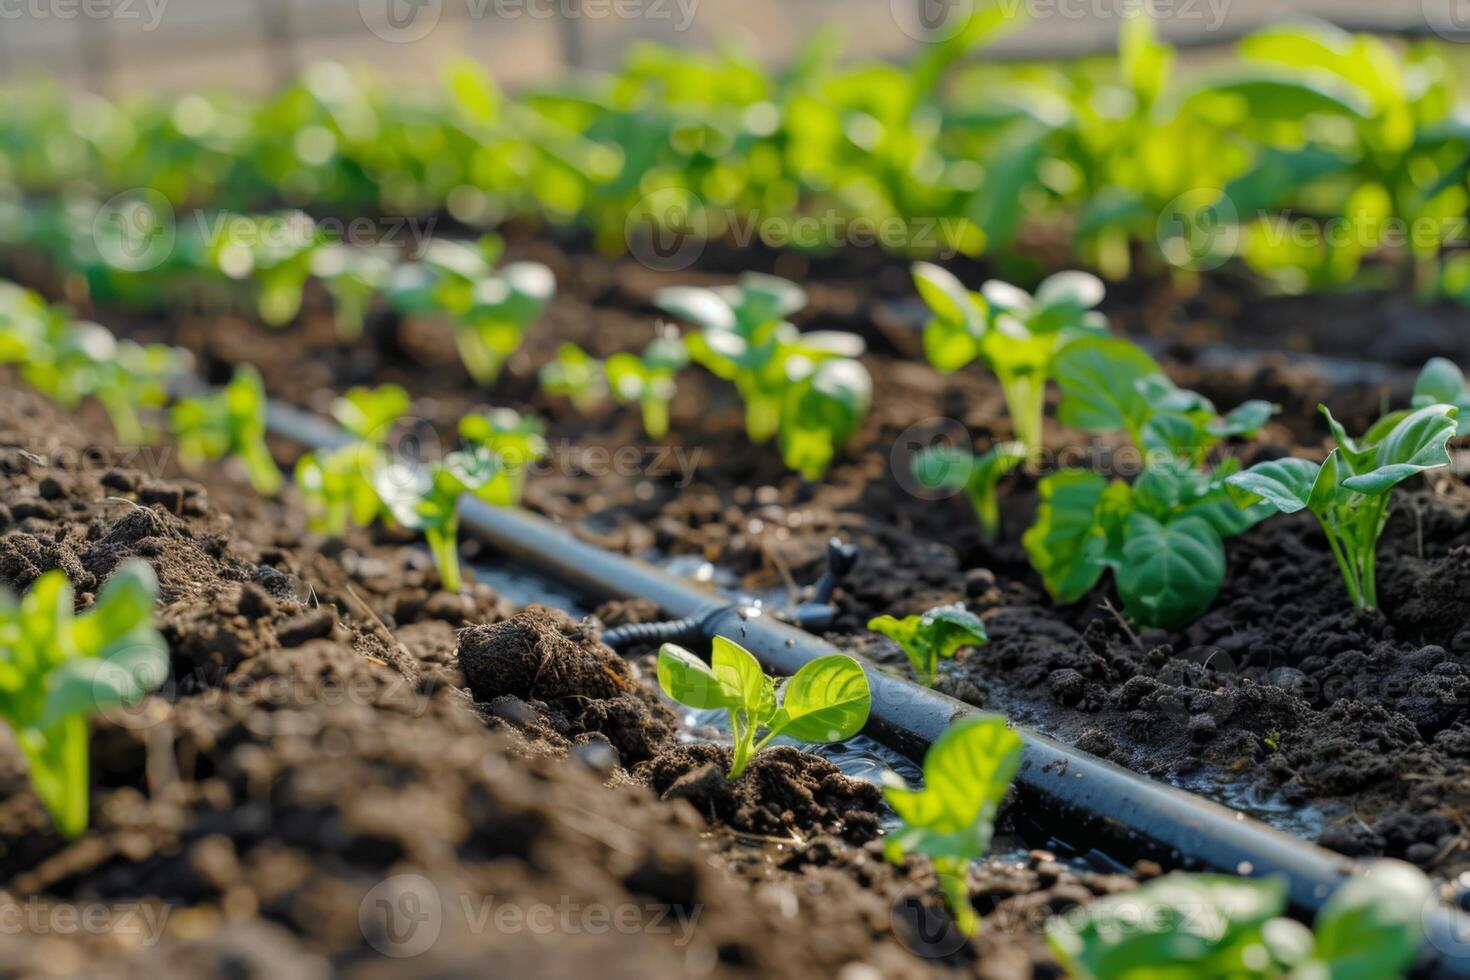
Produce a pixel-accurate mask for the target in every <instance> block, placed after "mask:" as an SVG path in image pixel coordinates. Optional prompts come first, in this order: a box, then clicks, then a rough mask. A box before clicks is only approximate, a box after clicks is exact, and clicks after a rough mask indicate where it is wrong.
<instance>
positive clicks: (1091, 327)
mask: <svg viewBox="0 0 1470 980" xmlns="http://www.w3.org/2000/svg"><path fill="white" fill-rule="evenodd" d="M913 275H914V284H915V285H916V286H917V287H918V290H919V295H920V296H921V297H922V298H923V300H924V302H925V303H927V304H928V305H929V309H930V312H931V313H932V314H933V316H932V317H931V318H930V320H929V322H928V324H927V325H926V326H925V327H924V353H925V355H926V356H927V357H928V358H929V363H930V364H932V365H934V366H935V367H936V368H938V369H939V370H940V371H943V372H945V373H946V374H947V373H949V372H951V371H957V370H959V369H960V368H962V367H964V366H965V365H967V364H969V363H970V362H971V361H974V360H976V359H977V358H978V359H980V360H982V361H984V362H985V364H986V365H987V366H988V367H989V368H990V369H991V370H992V371H994V372H995V376H996V377H997V378H999V379H1000V385H1001V391H1002V392H1003V393H1004V395H1005V400H1006V407H1007V409H1008V410H1009V412H1010V416H1011V428H1012V430H1013V431H1014V432H1015V436H1016V440H1017V441H1019V442H1020V443H1022V444H1023V445H1024V446H1025V447H1026V449H1027V451H1028V452H1031V453H1035V452H1039V451H1040V450H1041V448H1042V447H1041V419H1042V411H1043V409H1044V407H1045V403H1046V383H1047V380H1048V379H1049V378H1050V377H1051V372H1052V362H1053V360H1054V359H1055V358H1056V356H1057V355H1058V354H1059V353H1060V352H1061V351H1062V350H1063V349H1064V348H1066V347H1067V345H1069V344H1070V343H1072V342H1073V341H1075V340H1077V339H1079V338H1081V337H1086V336H1094V335H1099V334H1106V333H1107V330H1108V322H1107V318H1106V317H1104V316H1103V315H1102V314H1101V313H1099V312H1098V311H1097V310H1096V309H1095V307H1096V306H1097V305H1098V304H1099V303H1100V302H1102V298H1103V284H1102V280H1100V279H1098V278H1097V277H1096V276H1094V275H1092V274H1090V273H1086V272H1059V273H1057V274H1056V275H1054V276H1051V277H1049V278H1047V279H1046V280H1044V281H1043V282H1042V283H1041V285H1040V286H1038V287H1037V290H1036V294H1035V295H1034V296H1033V295H1031V294H1029V293H1027V292H1026V291H1025V290H1023V289H1020V288H1018V287H1016V286H1012V285H1011V284H1010V283H1006V282H1001V281H1000V280H997V279H992V280H990V281H989V282H987V283H985V284H984V285H983V286H981V287H980V291H979V292H971V291H970V290H968V289H966V288H965V286H964V284H963V283H961V282H960V281H959V279H957V278H955V276H954V274H953V273H950V272H949V271H947V270H945V269H943V268H941V267H939V266H937V265H933V264H931V263H928V262H918V263H915V264H914V267H913Z"/></svg>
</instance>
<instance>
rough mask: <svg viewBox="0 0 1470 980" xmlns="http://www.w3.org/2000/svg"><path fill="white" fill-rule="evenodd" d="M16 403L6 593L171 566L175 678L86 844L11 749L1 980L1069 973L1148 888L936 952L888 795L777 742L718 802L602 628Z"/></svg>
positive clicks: (997, 902) (8, 480)
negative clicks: (522, 608) (314, 530)
mask: <svg viewBox="0 0 1470 980" xmlns="http://www.w3.org/2000/svg"><path fill="white" fill-rule="evenodd" d="M0 385H3V387H0V392H3V397H0V499H3V500H4V501H5V507H6V526H5V528H4V529H3V531H4V534H3V537H0V556H3V564H0V585H4V586H6V587H9V588H12V589H23V588H25V587H26V586H27V585H28V584H29V583H30V582H31V581H32V580H33V579H34V577H35V575H36V574H37V572H39V571H44V570H45V569H46V568H48V567H63V568H66V569H67V570H68V571H69V573H70V574H72V576H73V577H74V579H75V581H76V582H77V584H78V594H79V601H80V602H83V603H84V602H86V601H88V596H89V594H90V593H91V592H93V591H95V589H96V588H98V587H99V586H100V585H101V584H103V583H104V582H105V581H106V578H107V576H108V574H110V572H111V571H112V570H113V569H114V568H115V567H116V566H117V564H118V563H119V562H121V561H122V560H124V559H126V558H129V557H141V558H144V559H145V560H147V561H149V562H150V564H152V565H153V566H154V567H155V569H156V570H157V572H158V575H159V579H160V582H161V584H162V586H163V589H162V591H163V598H162V600H161V603H160V610H159V618H158V622H159V625H160V628H161V630H162V631H163V633H164V635H165V637H166V638H167V639H168V642H169V645H170V649H171V652H172V658H173V677H172V679H171V680H170V682H169V683H168V684H167V685H166V686H165V687H164V688H163V689H162V690H160V691H159V692H158V693H157V694H155V695H152V696H150V697H148V698H146V699H145V700H144V701H143V702H142V703H141V704H139V705H138V706H136V707H134V708H132V709H129V710H127V711H118V712H109V713H107V714H106V715H105V716H101V717H98V718H97V719H96V720H95V722H94V725H93V738H92V746H91V755H92V771H93V792H92V816H91V829H90V830H89V831H88V832H87V833H86V834H85V835H84V836H83V837H81V838H80V839H78V840H76V841H71V842H68V841H64V840H62V839H61V838H59V837H58V836H57V835H56V834H55V833H54V832H53V831H52V830H51V826H50V822H49V820H48V818H47V817H46V815H45V813H44V811H43V810H42V809H41V808H40V806H39V804H38V802H37V800H36V799H35V797H34V795H33V794H32V793H31V791H30V789H29V785H28V782H27V779H26V776H25V773H24V770H23V768H22V766H21V764H20V761H19V758H18V756H17V755H16V754H15V753H14V751H13V750H12V749H10V748H8V747H7V748H3V749H0V882H3V884H0V903H3V904H4V905H5V906H6V907H7V908H9V909H11V910H15V911H19V912H20V913H22V914H24V915H25V916H26V919H25V925H23V926H22V927H21V928H20V929H19V930H12V929H11V928H9V926H7V930H6V938H5V942H4V943H3V944H0V975H7V976H8V975H18V976H36V975H47V976H50V975H88V976H104V975H105V976H127V977H148V978H152V980H156V978H165V977H176V976H177V977H198V976H216V975H228V976H240V977H271V978H278V977H284V978H295V977H305V978H316V977H326V976H334V975H348V976H363V977H379V976H430V975H433V976H457V975H485V974H492V975H508V976H533V975H553V974H554V975H562V976H565V975H574V974H576V973H578V972H590V971H596V972H597V973H598V975H600V976H608V977H628V978H632V977H646V976H658V977H662V976H681V977H682V976H691V975H698V976H711V977H719V976H775V977H786V976H791V977H795V976H812V975H835V976H843V977H847V978H849V980H856V978H864V977H869V976H874V975H877V976H921V975H931V974H937V973H947V974H954V973H960V974H964V975H972V976H978V977H987V978H1012V977H1052V976H1056V969H1055V967H1054V966H1052V965H1050V960H1049V957H1048V955H1047V953H1046V951H1045V946H1044V942H1043V941H1042V939H1041V936H1040V926H1041V924H1042V922H1043V921H1044V918H1045V915H1046V914H1047V913H1048V912H1050V911H1054V910H1060V909H1064V908H1066V907H1068V906H1070V905H1072V904H1074V903H1076V902H1079V901H1086V900H1088V899H1090V898H1091V897H1092V896H1093V895H1096V894H1104V893H1109V892H1112V891H1116V890H1119V889H1122V888H1126V887H1129V886H1130V885H1131V883H1132V881H1133V879H1132V878H1130V877H1128V876H1121V875H1099V874H1093V873H1078V872H1075V871H1072V870H1069V869H1068V868H1066V867H1064V866H1062V865H1061V864H1058V863H1057V862H1056V861H1055V860H1054V859H1052V858H1051V856H1050V855H1048V854H1045V853H1041V852H1037V853H1034V854H1033V855H1031V856H1030V857H1029V858H1027V859H1025V860H1023V861H1020V862H1016V861H993V862H991V863H989V864H987V865H984V866H981V867H978V868H976V869H975V871H974V876H973V881H972V884H973V886H974V894H975V896H976V897H975V901H976V903H977V907H978V908H980V909H981V911H982V912H984V913H986V914H987V927H986V931H985V932H984V933H983V934H982V936H980V937H979V938H978V939H977V940H976V941H975V942H974V943H973V944H972V945H969V946H962V945H961V944H957V943H953V942H951V941H947V940H946V938H945V936H944V933H943V930H939V931H937V932H936V931H934V930H933V929H932V928H927V929H926V930H923V931H922V932H921V930H919V929H918V928H917V927H916V925H915V923H916V922H917V921H919V920H920V919H924V920H925V921H926V922H927V925H928V926H931V927H932V924H933V921H932V920H933V917H934V916H940V915H941V914H940V913H939V912H938V909H937V904H936V903H937V899H936V898H935V886H934V882H933V881H932V876H931V874H930V872H929V871H928V866H927V864H926V863H924V862H912V863H910V864H909V865H906V866H904V867H895V866H893V865H890V864H888V863H886V862H885V861H883V860H882V858H881V855H880V852H879V842H877V841H875V840H872V839H871V838H872V837H873V836H874V832H875V830H876V819H877V811H876V807H877V798H876V794H875V793H874V791H873V790H872V789H871V787H869V786H867V785H866V784H860V783H854V782H852V781H850V780H848V779H846V778H845V777H843V776H841V775H840V774H839V773H837V772H836V771H835V770H833V769H832V767H831V766H830V765H829V764H828V763H826V762H824V761H822V760H819V759H814V758H811V757H807V756H803V755H802V754H800V753H797V752H795V751H793V750H789V749H777V750H772V751H770V752H768V753H766V754H763V755H762V756H761V757H759V758H758V760H757V761H756V763H755V764H753V765H752V767H751V770H750V771H749V772H748V773H747V775H746V776H745V777H744V778H743V779H742V780H741V781H739V782H737V783H733V784H730V783H727V781H725V780H724V779H723V777H720V778H719V780H718V781H719V783H720V784H721V785H720V786H719V787H718V788H715V787H714V786H713V785H712V781H711V780H710V779H709V778H708V775H707V773H709V772H710V771H713V770H711V769H710V768H709V767H710V766H714V767H716V769H718V767H719V766H721V765H722V764H723V761H724V760H723V754H722V753H723V750H721V749H719V748H717V747H714V746H709V745H682V746H681V745H678V744H674V737H673V736H674V732H675V729H676V727H677V718H676V717H675V716H674V715H673V714H672V713H671V712H670V711H669V710H668V709H667V708H666V707H664V706H663V705H662V704H661V703H660V702H659V701H658V699H657V698H656V697H655V696H654V695H651V694H649V693H648V690H647V688H646V687H644V686H643V685H642V684H641V683H640V682H639V677H638V673H637V671H635V670H634V669H633V668H632V667H630V666H629V665H627V664H626V663H625V662H623V661H621V660H619V659H617V658H616V657H614V656H612V655H611V653H610V652H608V651H607V650H606V648H604V647H601V646H600V645H599V644H598V643H597V642H596V640H595V624H592V625H579V624H577V623H574V622H572V621H571V620H569V619H567V618H566V617H564V616H562V615H560V614H558V613H554V612H551V611H547V610H542V609H531V610H528V611H527V612H525V613H523V614H521V615H520V616H519V617H517V618H515V619H509V618H508V617H509V616H510V615H511V613H512V612H513V610H511V609H510V608H509V607H508V604H507V603H505V601H504V600H503V599H501V598H499V597H497V596H496V595H495V594H493V593H492V592H491V591H490V590H489V589H488V588H486V587H485V586H483V585H475V586H472V587H471V589H470V590H469V591H468V592H467V593H466V594H465V595H463V596H453V595H448V594H446V593H443V592H441V591H437V590H436V588H435V580H434V578H433V572H432V570H431V569H430V568H429V567H428V564H427V560H426V558H425V557H424V555H423V553H422V552H421V551H420V550H419V549H418V548H417V547H414V546H412V545H411V544H408V543H406V542H403V541H400V540H395V539H394V538H393V537H392V536H391V535H381V536H378V537H376V538H374V537H370V536H368V535H365V534H357V535H353V536H352V537H351V538H349V540H348V541H347V542H345V543H338V544H334V545H327V544H325V543H323V542H320V541H319V540H317V539H315V538H312V537H310V536H308V535H306V534H304V533H303V532H302V530H301V525H302V517H301V515H300V514H299V513H298V512H297V511H296V510H295V509H294V508H292V507H291V506H290V505H289V504H288V505H286V506H282V505H279V504H275V503H271V502H266V501H261V500H258V499H256V498H254V497H253V496H252V495H251V494H250V493H249V492H248V490H246V489H244V488H243V487H240V486H237V485H235V484H233V483H231V482H230V481H229V480H228V479H226V478H224V477H222V476H221V475H219V474H216V473H211V474H206V475H203V477H202V479H201V480H200V481H199V482H196V481H194V480H191V479H184V478H181V477H180V476H179V474H178V473H177V472H175V470H174V468H173V467H172V466H171V465H169V464H168V463H167V462H163V463H159V464H157V465H152V466H150V467H149V468H148V470H147V471H146V472H140V471H139V470H138V469H136V468H134V467H133V466H132V465H129V464H128V462H127V461H125V460H124V457H129V458H130V459H131V461H132V462H136V460H137V457H135V456H131V454H128V453H123V452H119V451H117V450H115V449H112V448H109V447H108V446H107V443H106V441H105V440H102V439H99V438H98V437H97V432H98V430H99V426H98V420H97V419H95V418H92V417H90V414H89V415H88V416H86V417H84V418H82V419H80V420H74V419H69V418H66V417H63V416H61V415H59V414H58V413H57V412H56V411H55V410H53V409H52V408H51V407H50V406H49V405H48V404H46V403H45V402H43V401H42V400H41V399H40V398H38V397H37V396H35V395H34V394H32V393H31V392H29V391H28V390H27V389H25V388H23V387H21V386H18V385H16V384H15V383H14V382H13V379H12V378H10V377H8V376H7V377H3V378H0ZM155 459H166V457H164V456H159V457H155ZM642 613H643V614H646V613H647V610H643V611H642ZM612 614H613V611H611V610H609V616H610V618H611V617H612ZM626 615H628V616H633V617H636V616H638V615H640V611H639V610H638V609H637V608H633V609H630V610H627V611H626ZM467 627H469V628H467ZM461 631H462V632H461ZM457 634H458V635H457ZM461 638H462V642H461ZM457 646H459V647H461V652H462V653H463V654H464V659H463V662H462V663H461V660H460V658H459V657H457V656H456V647H457ZM532 663H534V664H536V665H537V668H536V669H534V670H531V671H530V672H529V673H528V672H527V670H526V666H527V665H528V664H532ZM477 701H479V702H481V703H479V704H477V703H476V702H477ZM579 701H580V702H581V703H580V704H579V705H576V706H574V704H576V702H579ZM515 705H519V706H520V710H517V709H516V708H515ZM635 720H636V721H637V722H638V723H639V724H642V725H645V726H646V729H645V730H642V731H641V732H640V731H638V730H637V726H636V725H634V724H633V722H634V721H635ZM650 723H651V724H650ZM640 740H641V741H640ZM639 759H646V760H647V761H644V762H643V763H642V765H639V766H636V767H634V768H633V771H632V772H631V773H630V772H629V771H628V769H627V768H626V767H627V766H630V765H631V764H632V763H633V762H634V761H636V760H639ZM645 783H647V784H650V785H644V784H645ZM864 842H866V843H864ZM916 917H918V918H916ZM941 920H942V916H941ZM79 921H80V922H91V923H93V924H92V925H89V926H86V927H82V926H79V925H78V922H79ZM895 922H896V925H895ZM925 935H927V936H930V937H931V941H926V940H924V939H923V938H922V936H925ZM935 937H937V938H935Z"/></svg>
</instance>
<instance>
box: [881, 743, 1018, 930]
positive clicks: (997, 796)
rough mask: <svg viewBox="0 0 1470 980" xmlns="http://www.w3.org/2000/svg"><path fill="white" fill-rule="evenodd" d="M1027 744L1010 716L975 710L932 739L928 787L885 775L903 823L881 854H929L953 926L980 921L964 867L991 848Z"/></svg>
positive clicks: (969, 926)
mask: <svg viewBox="0 0 1470 980" xmlns="http://www.w3.org/2000/svg"><path fill="white" fill-rule="evenodd" d="M1022 747H1023V742H1022V740H1021V736H1019V735H1017V734H1016V733H1015V732H1013V731H1011V730H1010V729H1009V728H1007V727H1006V723H1005V719H1004V718H998V717H994V716H988V715H972V716H970V717H968V718H963V719H961V720H959V721H956V722H954V723H953V724H951V725H950V726H949V727H948V728H946V729H945V730H944V732H943V734H941V735H940V736H939V738H937V739H935V740H934V744H933V745H931V746H929V751H928V752H927V753H926V754H925V755H924V788H923V789H917V790H914V789H909V788H908V787H907V786H905V785H904V783H903V780H902V779H900V778H899V777H898V776H895V775H894V774H892V773H888V774H887V775H886V777H885V779H884V785H883V797H884V799H886V800H887V801H888V805H889V806H891V807H893V811H894V812H895V813H897V814H898V816H899V819H901V820H902V821H903V824H902V826H900V827H899V828H898V829H897V830H895V831H893V832H891V833H890V834H889V835H888V839H887V840H885V841H884V842H883V853H884V854H885V855H886V856H887V857H888V859H889V860H890V861H893V862H894V863H895V864H896V863H898V862H900V861H902V860H903V856H904V855H905V854H927V855H928V856H929V860H930V861H931V862H932V863H933V865H934V871H935V873H936V874H937V875H938V876H939V884H940V888H941V889H942V891H943V893H944V900H945V904H946V905H947V906H948V907H949V911H950V914H951V915H952V916H953V917H954V921H955V925H957V926H958V927H959V928H960V929H961V930H962V931H963V932H964V933H965V934H966V935H974V934H975V933H976V932H977V931H978V930H979V928H980V919H979V917H978V916H976V914H975V907H974V905H972V904H971V902H970V892H969V887H968V885H967V884H966V882H967V880H968V875H967V874H966V871H967V869H968V868H969V866H970V863H971V862H972V861H975V860H978V859H979V858H982V857H984V856H985V853H986V851H988V850H989V849H990V840H991V837H992V835H993V834H994V833H995V816H996V813H997V811H998V810H999V809H1000V804H1001V801H1002V800H1004V799H1005V795H1006V790H1007V788H1008V787H1009V786H1010V784H1011V780H1012V779H1014V778H1015V776H1016V771H1017V770H1018V769H1019V768H1020V766H1021V749H1022Z"/></svg>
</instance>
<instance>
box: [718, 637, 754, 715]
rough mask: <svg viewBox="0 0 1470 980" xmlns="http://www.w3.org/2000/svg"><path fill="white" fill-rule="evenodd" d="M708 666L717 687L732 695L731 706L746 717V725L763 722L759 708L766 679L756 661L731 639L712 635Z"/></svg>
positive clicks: (748, 652)
mask: <svg viewBox="0 0 1470 980" xmlns="http://www.w3.org/2000/svg"><path fill="white" fill-rule="evenodd" d="M710 665H711V667H712V668H713V670H714V674H715V676H716V677H718V678H719V679H720V686H721V687H722V688H723V689H724V690H726V691H729V692H730V693H731V694H733V695H734V697H735V705H736V706H737V707H741V708H744V709H745V710H746V712H747V713H748V714H749V720H750V723H751V724H752V725H755V724H757V723H759V722H761V721H763V720H764V715H762V713H761V707H762V704H763V703H764V700H765V690H766V680H767V678H766V675H765V671H763V670H761V665H760V661H758V660H756V659H755V657H753V656H751V654H750V651H748V650H746V649H745V648H744V647H742V646H741V645H740V644H738V643H736V642H734V641H733V640H730V639H729V638H727V637H723V636H716V637H715V638H714V639H713V640H712V641H711V643H710Z"/></svg>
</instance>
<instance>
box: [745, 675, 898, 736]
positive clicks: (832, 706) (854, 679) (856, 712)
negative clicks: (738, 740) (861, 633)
mask: <svg viewBox="0 0 1470 980" xmlns="http://www.w3.org/2000/svg"><path fill="white" fill-rule="evenodd" d="M747 656H749V655H748V654H747ZM871 702H872V694H871V692H870V691H869V689H868V676H867V674H865V673H863V668H862V667H861V665H859V664H858V662H857V661H856V660H854V659H852V658H851V657H849V656H845V655H843V654H840V653H834V654H830V655H828V656H825V657H818V658H817V659H815V660H813V661H811V662H809V663H808V664H807V665H806V666H804V667H802V668H801V670H798V671H797V672H796V674H795V675H794V676H792V678H791V679H790V680H789V681H787V682H786V684H785V685H784V686H783V688H782V699H781V708H780V710H779V711H777V712H776V715H775V717H774V718H772V719H771V723H770V726H771V731H772V732H778V733H780V734H782V735H785V736H786V737H787V738H794V739H796V740H798V741H802V742H840V741H842V740H843V739H846V738H851V737H852V736H854V735H856V734H857V733H858V732H860V731H862V729H863V726H864V725H866V724H867V723H868V709H869V708H870V706H871Z"/></svg>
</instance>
